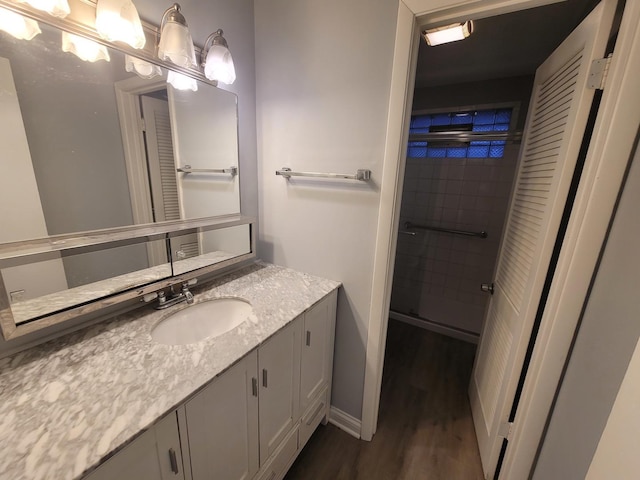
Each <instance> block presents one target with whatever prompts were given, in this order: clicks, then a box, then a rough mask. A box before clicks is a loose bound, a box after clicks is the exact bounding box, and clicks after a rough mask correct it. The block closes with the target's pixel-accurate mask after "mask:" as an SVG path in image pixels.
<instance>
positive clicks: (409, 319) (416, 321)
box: [389, 311, 479, 345]
mask: <svg viewBox="0 0 640 480" xmlns="http://www.w3.org/2000/svg"><path fill="white" fill-rule="evenodd" d="M389 318H393V319H394V320H399V321H401V322H404V323H408V324H410V325H414V326H416V327H420V328H424V329H425V330H430V331H432V332H435V333H440V334H441V335H447V336H448V337H453V338H457V339H458V340H462V341H463V342H469V343H473V344H476V345H477V344H478V338H479V335H477V334H475V333H471V332H466V331H464V330H459V329H457V328H452V327H448V326H446V325H442V324H440V323H435V322H432V321H430V320H426V319H424V318H418V317H414V316H411V315H405V314H404V313H400V312H394V311H390V312H389Z"/></svg>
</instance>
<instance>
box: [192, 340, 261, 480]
mask: <svg viewBox="0 0 640 480" xmlns="http://www.w3.org/2000/svg"><path fill="white" fill-rule="evenodd" d="M256 375H257V355H256V352H252V353H250V354H249V355H247V356H246V357H244V358H243V359H242V360H241V361H240V362H239V363H237V364H235V365H234V366H233V367H231V368H230V369H229V370H227V371H226V372H225V373H223V374H222V375H221V376H220V377H219V378H217V379H215V380H214V381H213V382H212V383H211V384H210V385H209V386H207V387H206V388H205V389H204V390H203V391H202V392H200V393H199V394H198V395H196V396H195V397H194V398H193V399H191V400H189V402H187V404H186V415H187V430H188V435H189V451H190V454H191V474H192V476H193V480H204V479H214V478H216V479H217V478H220V479H225V480H240V479H245V480H248V479H250V478H253V476H254V475H255V474H256V472H257V471H258V396H257V395H258V389H257V376H256Z"/></svg>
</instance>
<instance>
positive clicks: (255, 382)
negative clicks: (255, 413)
mask: <svg viewBox="0 0 640 480" xmlns="http://www.w3.org/2000/svg"><path fill="white" fill-rule="evenodd" d="M251 393H253V396H254V397H257V396H258V379H257V378H255V377H251Z"/></svg>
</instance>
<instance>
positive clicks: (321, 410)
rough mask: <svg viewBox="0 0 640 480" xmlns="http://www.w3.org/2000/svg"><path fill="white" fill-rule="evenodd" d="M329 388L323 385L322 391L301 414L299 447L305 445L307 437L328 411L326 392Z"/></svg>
mask: <svg viewBox="0 0 640 480" xmlns="http://www.w3.org/2000/svg"><path fill="white" fill-rule="evenodd" d="M328 391H329V389H328V388H326V387H325V389H324V390H322V393H321V394H320V395H318V397H317V398H316V399H315V400H314V401H313V402H312V403H311V405H310V406H309V408H308V409H307V411H306V412H305V413H304V415H302V420H301V421H300V448H301V449H302V447H304V446H305V444H306V443H307V440H309V437H311V435H312V434H313V432H314V431H315V430H316V428H317V427H318V425H319V424H320V422H321V421H322V419H323V418H324V416H325V414H327V412H328V406H329V401H328V399H327V393H328Z"/></svg>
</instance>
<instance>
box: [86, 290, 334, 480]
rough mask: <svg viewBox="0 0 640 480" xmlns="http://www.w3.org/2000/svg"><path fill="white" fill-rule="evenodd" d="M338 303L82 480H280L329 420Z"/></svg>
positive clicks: (309, 317) (305, 317)
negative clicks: (319, 425) (318, 430)
mask: <svg viewBox="0 0 640 480" xmlns="http://www.w3.org/2000/svg"><path fill="white" fill-rule="evenodd" d="M336 298H337V290H334V291H332V292H331V293H330V294H328V295H327V296H325V297H324V298H323V299H322V300H320V301H319V302H317V303H316V304H315V305H313V306H312V307H311V308H310V309H309V310H307V311H306V312H305V313H304V314H302V315H300V316H299V317H298V318H296V319H295V320H294V321H292V322H290V323H289V324H288V325H287V326H285V327H283V328H282V329H281V330H279V331H278V332H277V333H275V334H274V335H273V336H271V337H270V338H269V339H268V340H266V341H265V342H264V343H262V344H261V345H260V346H259V347H258V348H257V349H256V350H254V351H252V352H251V353H249V354H247V355H245V356H244V357H243V358H242V359H240V360H239V361H238V362H237V363H235V364H234V365H233V366H231V367H230V368H229V369H228V370H227V371H225V372H224V373H223V374H221V375H219V376H218V377H217V378H215V379H214V380H213V381H212V382H210V383H209V384H208V385H206V386H205V387H204V388H203V389H202V390H201V391H200V392H198V393H196V394H195V395H194V396H193V397H191V398H190V399H189V400H187V401H186V402H185V403H184V404H183V405H181V406H180V407H178V409H177V411H176V412H174V413H172V414H171V415H168V416H167V417H165V418H164V419H163V420H161V421H160V422H159V423H157V424H156V425H155V426H154V427H153V428H151V429H150V430H149V431H147V432H145V433H144V434H143V435H142V436H140V437H139V438H138V439H136V440H135V441H134V442H132V443H131V444H130V445H129V446H128V447H126V448H125V449H124V450H123V451H122V452H120V453H118V454H117V455H115V456H114V457H112V458H111V459H110V460H108V461H107V462H106V463H105V464H104V465H102V466H100V467H99V468H98V469H97V470H96V471H95V472H93V473H92V474H90V475H89V476H88V477H87V479H86V480H112V479H116V478H117V479H118V480H129V479H132V480H133V479H135V480H209V479H224V480H251V479H253V480H279V479H282V478H283V477H284V475H285V474H286V472H287V470H288V469H289V467H290V466H291V464H292V463H293V461H294V460H295V458H296V457H297V455H298V453H299V452H300V449H302V447H303V446H304V444H305V443H306V442H307V440H308V439H309V437H310V436H311V434H312V433H313V431H314V430H315V428H316V427H317V426H318V424H319V423H320V422H321V421H323V420H324V421H325V422H326V420H327V419H328V418H329V403H330V398H331V373H332V366H333V340H334V330H335V318H336ZM180 446H182V449H181V448H180ZM183 457H184V459H183ZM183 463H184V465H183ZM183 467H184V468H183ZM176 472H177V473H176Z"/></svg>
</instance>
